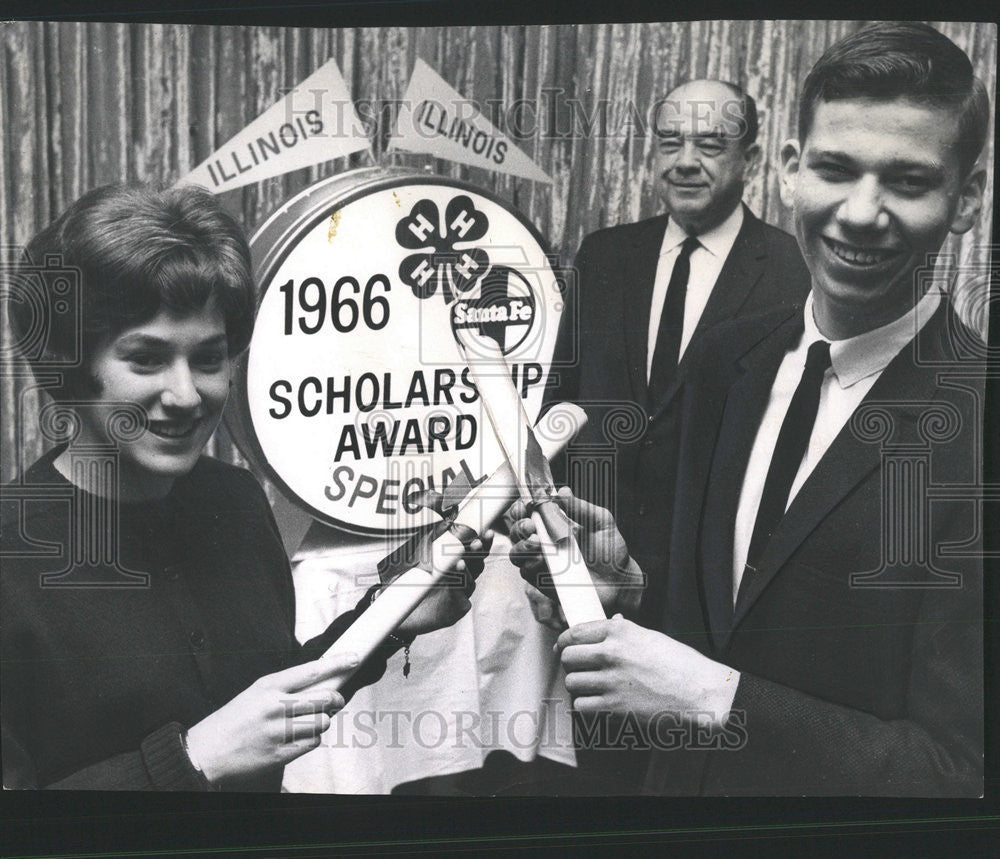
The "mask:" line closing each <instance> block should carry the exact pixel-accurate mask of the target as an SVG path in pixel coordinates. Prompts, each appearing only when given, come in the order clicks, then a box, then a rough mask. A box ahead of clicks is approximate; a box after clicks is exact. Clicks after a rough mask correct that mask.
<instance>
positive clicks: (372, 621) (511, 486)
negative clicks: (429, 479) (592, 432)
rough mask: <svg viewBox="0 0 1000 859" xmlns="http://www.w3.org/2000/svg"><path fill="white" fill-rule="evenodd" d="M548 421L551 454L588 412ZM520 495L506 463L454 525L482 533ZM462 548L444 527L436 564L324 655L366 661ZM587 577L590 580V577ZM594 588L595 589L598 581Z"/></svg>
mask: <svg viewBox="0 0 1000 859" xmlns="http://www.w3.org/2000/svg"><path fill="white" fill-rule="evenodd" d="M545 420H546V427H547V428H548V432H546V433H544V434H542V438H540V439H539V446H540V447H541V449H542V452H543V453H544V454H545V456H546V457H547V458H549V459H551V458H552V457H554V456H555V455H556V454H558V453H559V452H560V451H561V450H563V449H564V448H565V447H566V445H567V444H569V442H570V440H571V439H572V438H573V436H574V435H576V433H577V432H579V430H580V429H581V428H582V427H583V425H584V424H585V423H586V422H587V416H586V414H585V413H584V411H583V409H581V408H580V407H579V406H577V405H574V404H572V403H560V404H559V405H557V406H554V407H553V408H552V409H550V410H549V411H548V412H546V415H545ZM517 497H518V492H517V481H516V478H515V476H514V473H513V471H512V470H511V468H510V464H509V463H507V462H505V463H504V464H503V465H502V466H500V468H498V469H497V470H496V471H495V472H493V474H491V475H490V476H489V477H488V478H487V479H486V480H484V481H483V482H482V483H480V484H479V485H478V486H476V487H475V488H473V489H472V490H471V491H470V492H469V494H468V495H467V496H466V497H465V499H464V500H463V501H462V503H461V504H460V505H459V509H458V512H457V514H455V516H454V519H453V520H452V521H453V523H454V524H455V525H459V526H465V527H467V528H471V529H472V530H473V531H475V532H476V533H477V534H481V533H482V532H483V531H485V530H486V529H487V528H489V527H491V526H492V525H493V524H494V523H495V522H496V521H497V520H498V519H499V518H500V517H501V516H502V515H503V514H504V512H505V511H506V510H507V508H508V507H510V505H511V504H513V503H514V501H516V500H517ZM558 550H559V547H558V546H556V551H558ZM463 552H464V546H463V545H462V542H461V541H460V540H459V539H458V538H457V537H456V536H455V535H454V534H453V533H452V529H447V530H443V531H442V533H440V535H438V536H437V538H436V539H435V540H434V542H433V543H432V546H431V564H430V567H431V569H430V570H426V569H422V568H421V567H413V568H412V569H409V570H407V571H406V572H404V573H402V574H401V575H399V576H398V577H397V578H395V579H393V581H392V583H391V584H389V585H387V586H386V587H385V588H384V589H383V590H382V592H381V593H380V594H379V596H378V599H376V600H375V602H373V603H372V604H371V606H369V607H368V608H367V609H366V610H365V611H364V613H363V614H362V615H361V616H360V617H359V618H358V619H357V620H356V621H355V622H354V623H353V624H351V626H350V627H348V629H347V630H346V631H345V632H344V634H343V635H341V636H340V638H338V639H337V640H336V641H335V642H334V643H333V644H332V645H331V646H330V648H329V649H328V650H327V651H326V653H324V654H323V656H321V657H320V660H326V659H329V658H331V657H334V656H338V655H340V654H343V653H356V654H358V656H359V657H360V660H361V662H364V661H365V659H366V658H367V657H368V656H370V655H371V653H372V652H373V651H374V650H375V648H377V647H378V646H379V645H380V644H381V643H382V642H383V641H385V639H386V638H387V637H388V636H389V634H390V633H391V632H392V631H393V630H394V629H396V628H397V627H398V626H399V624H400V623H402V622H403V620H404V619H405V618H406V617H407V615H409V614H410V612H411V611H413V609H415V608H416V607H417V605H418V604H419V603H420V601H421V600H422V599H423V598H424V597H425V596H427V594H428V593H429V592H430V590H431V588H433V587H435V586H437V585H439V584H440V583H441V581H442V579H443V578H444V577H445V576H447V575H448V574H449V573H450V572H452V571H454V569H455V565H456V564H457V563H458V561H459V560H460V559H461V558H462V554H463ZM550 569H551V568H550ZM555 578H559V576H556V577H555ZM587 581H588V584H590V579H589V578H588V580H587ZM590 587H591V590H593V585H591V586H590ZM602 616H603V614H602ZM567 617H568V615H567ZM352 673H353V672H352ZM350 676H351V674H350V673H344V674H341V675H339V677H338V679H337V681H336V688H339V687H340V686H342V685H343V684H344V683H345V682H346V681H347V680H348V679H349V678H350ZM322 685H323V687H324V688H331V684H330V683H323V684H322Z"/></svg>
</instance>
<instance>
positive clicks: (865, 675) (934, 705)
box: [645, 302, 983, 796]
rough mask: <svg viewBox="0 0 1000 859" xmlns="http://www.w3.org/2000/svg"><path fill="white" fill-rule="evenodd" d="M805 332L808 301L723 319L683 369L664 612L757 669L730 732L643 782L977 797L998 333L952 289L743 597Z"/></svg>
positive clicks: (893, 367)
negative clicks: (983, 500) (984, 523)
mask: <svg viewBox="0 0 1000 859" xmlns="http://www.w3.org/2000/svg"><path fill="white" fill-rule="evenodd" d="M801 331H802V320H801V314H800V313H795V314H792V315H789V316H785V317H784V318H783V319H782V318H781V315H778V316H775V315H769V316H768V317H767V318H765V319H754V320H742V321H740V322H735V323H731V324H727V325H723V326H720V328H719V329H717V330H716V331H714V332H712V333H711V335H710V336H709V337H707V338H706V339H705V341H704V343H703V344H702V348H701V350H700V352H699V355H698V356H697V357H698V358H699V364H698V367H697V372H694V373H692V374H691V376H690V378H689V379H688V382H687V384H686V389H685V392H684V397H683V399H684V407H683V412H684V415H683V421H684V430H683V432H682V441H681V458H680V463H681V464H680V469H679V476H678V483H677V502H676V517H675V520H674V527H673V538H672V545H671V557H670V569H669V575H668V583H667V599H666V606H665V608H664V609H663V611H662V615H661V618H660V623H659V627H660V629H661V630H662V631H664V632H666V633H668V634H670V635H672V636H674V637H675V638H678V639H679V640H681V641H684V642H686V643H688V644H690V645H691V646H693V647H695V648H696V649H698V650H700V651H702V652H704V653H705V654H707V655H709V656H710V657H711V658H713V659H716V660H718V661H720V662H722V663H724V664H726V665H730V666H732V667H734V668H736V669H738V670H739V671H741V672H742V677H741V679H740V681H739V685H738V687H737V692H736V697H735V700H734V702H733V714H734V715H733V718H732V720H731V722H730V724H729V725H728V726H727V729H726V731H725V732H724V733H723V734H722V735H720V736H719V737H717V738H716V740H715V741H714V742H717V743H718V747H717V748H714V749H713V748H704V749H694V748H690V747H689V748H686V749H680V750H672V751H658V752H654V755H653V758H652V762H651V765H650V768H649V773H648V777H647V781H646V787H645V789H646V790H647V791H648V792H653V793H661V794H692V793H703V794H764V795H771V794H784V795H794V794H886V795H942V796H944V795H951V796H979V795H981V793H982V789H983V781H982V778H983V774H982V764H983V761H982V753H983V721H982V720H983V699H982V694H983V690H982V595H983V590H982V560H981V554H980V552H981V542H980V538H981V527H980V526H981V518H980V517H981V510H980V508H979V507H978V506H977V504H976V502H975V494H976V484H977V483H978V482H979V481H980V480H981V477H980V476H979V472H978V466H979V463H980V461H981V459H982V445H981V442H980V441H979V439H978V432H979V428H980V426H981V424H982V413H981V411H980V409H979V403H981V401H982V382H981V377H980V381H976V379H975V373H976V371H977V368H978V369H980V370H981V367H980V364H979V363H978V361H979V360H981V352H980V357H979V358H978V359H977V358H976V356H975V350H974V349H967V348H965V347H966V345H967V344H973V343H974V338H973V335H971V334H970V333H969V332H968V330H967V329H965V328H964V327H963V326H962V325H961V323H960V322H959V321H958V320H957V318H956V317H955V316H954V313H953V312H952V310H951V308H950V306H949V305H948V304H947V302H945V303H943V305H942V307H941V308H940V309H939V311H938V312H937V313H936V314H935V316H934V317H933V319H931V320H930V321H929V322H928V323H927V325H926V326H925V327H924V329H923V330H922V331H921V333H920V335H919V336H918V338H917V340H916V341H915V342H914V343H913V344H911V345H910V346H908V347H906V348H905V349H903V351H902V352H901V353H900V354H899V355H898V356H897V357H896V358H895V359H894V360H893V361H892V362H891V363H890V364H889V366H888V367H887V368H886V369H885V370H884V371H883V373H882V375H881V376H880V377H879V379H878V381H877V382H876V384H875V385H874V386H873V388H872V389H871V391H870V392H869V394H868V396H867V397H866V398H865V400H864V402H863V403H862V405H861V406H860V407H859V409H858V410H857V411H856V412H855V415H854V417H853V418H852V421H849V422H848V424H847V425H846V426H845V427H844V429H843V430H842V431H841V433H840V434H839V435H838V436H837V438H836V439H835V440H834V442H833V444H832V445H831V446H830V448H829V449H828V450H827V452H826V454H825V455H824V456H823V458H822V459H821V460H820V462H819V463H818V464H817V466H816V468H815V470H814V471H813V473H812V474H811V475H810V476H809V478H808V479H807V480H806V482H805V483H804V484H803V486H802V488H801V489H800V491H799V492H798V493H797V494H796V496H795V498H794V499H793V500H792V503H791V505H790V506H789V508H788V511H787V512H786V514H785V516H784V518H783V519H782V521H781V523H780V524H779V526H778V528H777V529H776V530H775V532H774V534H773V536H772V538H771V541H770V543H769V544H768V545H767V547H766V549H765V551H764V554H763V556H762V558H761V562H760V565H759V569H758V571H757V572H756V573H750V572H748V573H746V574H745V576H744V581H743V583H742V584H741V586H740V592H739V600H738V602H737V604H736V608H735V611H734V609H733V602H732V546H733V531H734V521H735V516H736V507H737V503H738V500H739V493H740V488H741V486H742V482H743V475H744V472H745V469H746V464H747V460H748V457H749V453H750V449H751V447H752V445H753V441H754V437H755V435H756V432H757V427H758V425H759V422H760V418H761V415H762V414H763V410H764V408H765V406H766V403H767V398H768V395H769V392H770V389H771V385H772V383H773V380H774V377H775V374H776V373H777V369H778V365H779V364H780V362H781V360H782V358H783V356H784V354H785V352H786V350H787V349H788V348H789V347H790V346H791V345H793V344H794V343H795V342H796V341H797V338H798V336H799V335H800V333H801ZM980 349H981V347H980ZM970 373H971V375H970ZM852 422H853V425H854V429H853V430H852ZM865 439H867V440H865ZM887 445H896V447H893V448H892V449H891V450H890V449H889V448H888V447H887ZM907 445H909V447H907ZM907 463H908V464H907ZM706 474H708V475H709V477H708V479H707V480H706V479H705V475H706ZM922 480H923V481H926V482H929V483H930V484H931V486H932V488H931V489H930V490H929V491H928V490H927V489H926V488H921V481H922ZM907 486H909V487H910V489H907ZM944 487H947V489H945V488H944ZM914 488H915V489H916V491H915V492H911V491H910V490H912V489H914ZM883 499H884V501H883ZM883 504H884V505H885V506H884V507H883ZM908 528H910V529H911V530H912V529H917V530H918V531H921V532H922V534H921V538H920V539H917V540H916V541H913V540H910V539H908V538H906V536H905V532H906V531H907V529H908ZM922 554H926V556H927V557H926V559H923V558H922V557H921V555H922ZM880 569H883V571H882V572H881V574H880V575H878V576H876V577H869V578H867V579H866V578H861V579H860V580H859V579H858V578H857V576H858V575H859V574H862V575H863V574H865V573H868V572H871V571H878V570H880ZM947 573H957V574H958V575H959V576H960V579H959V580H958V581H957V586H953V587H951V586H947V585H949V584H956V582H952V581H950V580H949V578H948V577H947V575H945V574H947ZM747 576H752V577H753V578H752V579H748V578H746V577H747ZM866 584H867V585H869V586H864V585H866ZM871 585H877V586H874V587H873V586H871ZM703 739H704V738H703ZM694 744H697V743H694ZM688 745H689V746H691V745H693V743H688ZM700 745H703V746H704V745H706V743H700ZM707 745H711V744H710V743H708V744H707Z"/></svg>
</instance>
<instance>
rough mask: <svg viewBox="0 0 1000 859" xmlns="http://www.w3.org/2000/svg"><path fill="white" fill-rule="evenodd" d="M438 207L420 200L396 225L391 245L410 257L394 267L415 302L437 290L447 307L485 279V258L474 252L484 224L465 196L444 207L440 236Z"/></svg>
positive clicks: (487, 261)
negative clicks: (398, 246)
mask: <svg viewBox="0 0 1000 859" xmlns="http://www.w3.org/2000/svg"><path fill="white" fill-rule="evenodd" d="M439 215H440V213H439V211H438V207H437V205H436V204H435V203H434V202H433V201H432V200H420V201H418V202H417V203H416V204H415V205H414V206H413V208H412V209H411V210H410V214H409V215H407V216H406V217H405V218H403V219H402V220H400V221H399V222H398V223H397V224H396V241H397V242H398V243H399V244H400V245H401V246H402V247H404V248H406V249H407V250H415V251H419V253H414V254H410V255H409V256H407V257H406V258H405V259H404V260H403V262H402V263H400V266H399V277H400V279H401V280H402V281H403V283H405V284H407V286H409V287H410V289H412V290H413V294H414V295H415V296H417V298H430V297H431V296H432V295H434V293H436V292H437V290H438V287H440V288H441V293H442V297H443V298H444V300H445V303H447V304H450V303H451V302H452V301H454V300H455V298H456V297H457V296H458V295H459V294H462V293H466V292H468V291H469V290H470V289H472V287H473V286H474V285H475V283H476V281H477V280H479V279H480V278H482V277H483V275H484V274H486V271H487V269H489V267H490V257H489V254H488V253H486V251H485V250H483V249H482V248H479V247H475V246H474V242H477V241H479V240H480V239H481V238H482V237H483V236H485V235H486V231H487V230H488V229H489V225H490V222H489V219H488V218H487V217H486V215H484V214H483V213H482V212H480V211H479V209H477V208H476V207H475V205H474V204H473V202H472V200H471V199H469V197H467V196H465V195H464V194H462V195H460V196H458V197H454V198H453V199H452V200H450V201H449V203H448V205H447V207H446V208H445V213H444V224H443V226H444V230H443V232H442V222H441V219H440V217H439Z"/></svg>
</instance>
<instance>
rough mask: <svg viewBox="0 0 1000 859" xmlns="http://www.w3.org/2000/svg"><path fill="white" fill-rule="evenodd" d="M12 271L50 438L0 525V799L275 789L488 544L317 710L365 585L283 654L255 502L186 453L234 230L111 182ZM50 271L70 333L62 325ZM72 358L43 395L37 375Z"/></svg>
mask: <svg viewBox="0 0 1000 859" xmlns="http://www.w3.org/2000/svg"><path fill="white" fill-rule="evenodd" d="M26 259H27V261H28V263H33V264H34V267H25V269H24V270H23V272H22V274H23V275H24V276H23V277H21V278H20V280H19V282H20V283H21V286H20V287H19V288H17V289H11V290H9V292H8V295H9V301H8V308H9V316H10V320H11V328H12V331H13V332H14V337H15V341H16V343H17V344H20V347H21V350H22V352H23V353H25V355H26V357H27V358H28V360H29V361H30V362H32V363H33V365H34V369H35V370H36V375H37V376H38V381H39V384H42V385H45V384H48V385H49V387H46V388H45V389H46V391H47V392H48V393H49V394H50V395H51V396H52V398H53V400H54V401H55V402H54V404H52V405H50V406H49V407H48V408H47V409H44V410H43V415H42V424H43V430H44V428H45V427H46V426H50V425H60V424H61V425H62V426H63V428H64V429H65V428H68V429H69V432H70V440H69V441H68V442H64V443H62V444H60V445H58V446H56V447H55V448H54V449H53V450H51V451H50V452H49V453H47V454H46V455H44V456H43V457H42V458H41V459H40V460H38V462H36V463H35V464H34V465H33V466H32V467H31V468H29V469H28V470H27V471H26V472H25V474H24V475H23V477H22V479H21V480H20V481H19V483H18V492H19V494H18V495H17V497H16V499H15V497H14V495H13V494H9V495H8V501H7V503H5V504H4V505H3V513H4V519H3V531H2V551H3V555H4V559H3V566H2V588H0V626H2V651H0V656H2V659H3V672H2V697H0V701H2V715H3V781H4V786H5V787H8V788H24V787H48V788H77V789H79V788H91V789H112V790H113V789H123V790H127V789H140V790H141V789H147V790H172V789H176V790H207V789H228V790H277V789H279V787H280V784H281V776H282V771H283V767H284V764H286V763H287V762H288V761H290V760H292V759H294V758H296V757H298V756H299V755H301V754H303V753H305V752H306V751H309V750H310V749H312V748H315V747H316V746H317V745H319V743H320V738H321V735H322V733H323V732H324V731H325V730H326V729H327V728H328V727H329V726H330V715H331V714H332V713H333V712H335V711H336V710H338V709H340V708H341V707H343V706H344V701H345V697H349V696H350V694H351V692H352V691H353V690H355V689H357V688H358V687H359V686H361V685H365V684H367V683H371V682H373V681H374V680H376V679H378V678H379V677H380V676H381V675H382V673H383V672H384V670H385V660H386V658H387V657H388V656H389V655H391V654H392V653H393V652H395V650H397V649H398V648H399V647H400V646H402V645H403V644H404V643H405V642H406V641H407V640H408V639H409V638H411V637H412V636H413V635H415V634H417V633H420V632H425V631H429V630H431V629H437V628H440V627H442V626H446V625H449V624H451V623H453V622H455V621H456V620H457V619H458V618H459V617H461V616H462V615H463V614H464V613H465V612H466V611H468V609H469V601H468V595H469V593H471V589H472V588H473V587H474V584H473V578H474V574H478V572H480V571H481V570H482V556H483V554H485V552H488V550H489V542H490V535H489V534H488V533H487V534H486V535H485V537H484V539H483V540H480V539H474V540H473V541H471V542H470V543H469V544H468V546H469V548H470V550H471V551H470V554H469V555H468V556H467V559H468V567H469V569H468V571H467V572H466V583H467V587H466V589H465V590H464V591H462V590H457V589H454V588H450V589H442V590H441V591H439V592H436V593H434V594H432V595H431V596H429V597H428V599H426V600H425V601H424V603H422V604H421V605H420V606H419V607H418V608H417V609H416V610H415V611H414V612H413V614H411V615H410V617H409V618H408V619H407V621H406V622H405V624H404V626H403V627H402V628H401V629H400V630H398V631H397V634H396V636H395V637H394V639H392V640H390V641H389V642H388V643H387V644H386V645H383V647H382V648H380V650H379V652H377V653H376V654H374V655H373V656H372V657H370V658H369V659H368V660H366V662H365V664H364V665H361V666H360V667H359V669H358V670H357V672H356V673H355V674H354V676H353V677H352V678H351V680H350V681H349V682H348V684H347V685H346V686H345V687H344V688H343V690H342V693H343V694H341V693H338V692H333V691H332V690H329V689H327V690H325V691H324V684H327V686H329V685H330V683H329V681H332V680H334V679H336V678H337V677H339V676H340V675H342V673H343V672H345V671H348V670H350V669H352V668H354V667H355V666H356V665H357V657H351V656H348V657H345V658H343V659H341V660H339V661H335V662H334V661H332V662H330V664H326V661H324V665H323V666H322V667H320V666H319V665H317V664H315V663H313V662H312V660H314V659H315V658H316V657H318V656H320V655H321V654H322V653H323V652H324V651H325V650H326V648H327V647H329V645H330V644H331V643H332V642H333V641H334V640H336V638H337V637H338V636H339V635H340V634H341V633H342V632H343V631H344V630H345V629H346V628H347V627H348V626H350V624H351V623H352V622H353V621H354V620H355V619H356V617H357V615H358V614H359V613H360V612H361V611H363V610H364V608H365V607H366V606H367V605H369V604H370V601H371V600H372V599H373V598H374V596H375V595H376V592H377V587H376V588H373V589H372V590H371V591H369V593H367V594H366V595H365V597H364V598H363V599H362V600H361V602H359V604H358V607H357V608H356V609H355V610H354V611H352V612H348V613H347V614H345V615H342V616H341V617H339V618H338V619H337V620H336V621H334V623H333V624H331V626H330V627H329V628H328V629H327V630H326V631H325V632H324V633H323V634H322V635H320V636H319V637H318V638H316V639H313V640H312V641H310V642H308V643H306V644H305V645H300V644H299V643H298V642H297V641H296V640H295V638H294V636H293V628H294V594H293V590H292V581H291V575H290V572H289V566H288V561H287V558H286V556H285V553H284V550H283V547H282V544H281V541H280V538H279V534H278V531H277V527H276V525H275V522H274V519H273V517H272V515H271V511H270V507H269V505H268V503H267V500H266V498H265V496H264V494H263V492H262V490H261V488H260V486H259V485H258V484H257V482H256V481H255V480H254V478H253V477H252V476H251V475H250V474H249V472H247V471H244V470H242V469H238V468H234V467H232V466H229V465H225V464H223V463H221V462H219V461H217V460H214V459H210V458H207V457H204V456H202V450H203V448H204V446H205V444H206V443H207V442H208V440H209V438H210V436H211V435H212V433H213V432H214V430H215V428H216V426H217V425H218V422H219V419H220V416H221V414H222V409H223V406H224V405H225V402H226V398H227V396H228V393H229V386H230V381H229V379H230V364H231V361H232V359H233V358H234V357H235V356H236V355H238V354H239V353H240V352H241V351H242V350H243V349H244V348H246V346H247V344H248V342H249V339H250V331H251V327H252V323H253V287H252V283H251V277H250V254H249V250H248V248H247V245H246V241H245V240H244V238H243V234H242V230H241V229H240V227H239V225H238V224H237V223H236V222H235V221H234V220H233V219H232V218H231V217H230V216H228V215H227V214H226V213H225V212H224V211H223V210H222V209H221V208H220V207H219V205H218V203H217V202H216V201H215V199H214V198H213V197H212V196H211V195H210V194H208V193H207V192H205V191H203V190H201V189H197V188H181V189H174V190H169V191H163V192H156V191H151V190H149V189H145V188H126V187H120V186H113V187H112V186H109V187H104V188H99V189H97V190H95V191H92V192H90V193H89V194H87V195H85V196H84V197H82V198H81V199H80V200H79V201H77V202H76V203H75V204H74V205H73V206H71V207H70V208H69V209H68V210H67V211H66V212H65V213H64V214H63V215H62V216H61V217H60V218H59V219H58V220H56V221H55V223H53V224H52V225H51V226H49V227H48V228H47V229H45V230H43V231H42V232H41V233H40V234H39V235H38V236H36V237H35V239H33V240H32V242H31V243H30V244H29V246H28V248H27V251H26ZM67 269H70V270H75V271H76V272H77V273H78V275H79V287H80V293H79V294H80V302H79V313H78V314H75V313H66V312H64V310H62V311H61V310H60V307H64V305H59V300H58V296H59V295H63V297H65V293H64V292H60V290H63V289H64V286H62V285H60V281H62V282H65V281H66V274H65V272H66V270H67ZM39 344H43V345H39ZM43 346H44V348H43ZM75 355H78V356H79V357H80V360H78V361H77V362H76V363H77V366H76V367H74V368H72V369H68V370H66V369H64V370H62V371H61V372H62V382H61V384H59V385H58V386H52V381H53V377H52V376H51V375H49V376H48V382H46V381H44V378H45V377H43V376H41V375H40V374H39V373H38V370H40V369H43V368H45V367H52V366H53V362H54V361H55V362H57V363H58V364H60V365H62V366H68V365H69V364H71V363H73V358H74V356H75ZM112 461H115V462H117V467H116V468H114V467H110V466H109V465H108V463H109V462H112ZM463 566H464V565H463ZM317 690H320V691H317Z"/></svg>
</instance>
